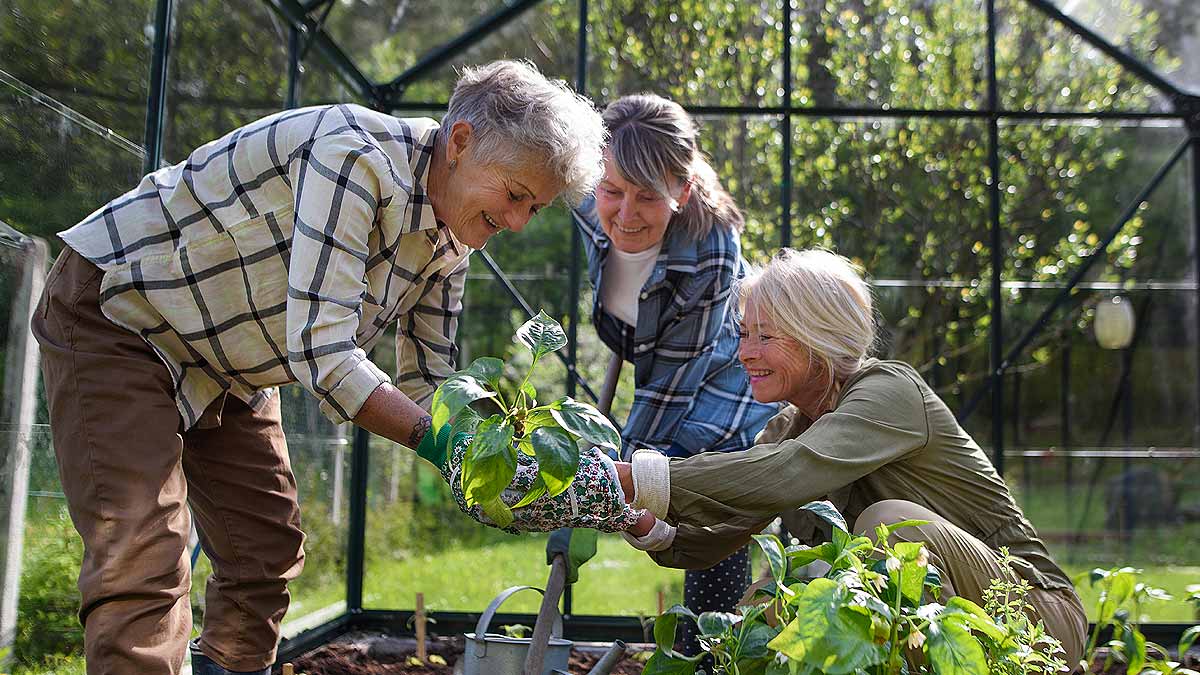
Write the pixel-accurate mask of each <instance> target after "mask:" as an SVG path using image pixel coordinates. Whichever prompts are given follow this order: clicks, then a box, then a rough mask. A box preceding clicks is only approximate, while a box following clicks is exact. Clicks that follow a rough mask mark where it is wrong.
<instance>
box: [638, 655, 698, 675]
mask: <svg viewBox="0 0 1200 675" xmlns="http://www.w3.org/2000/svg"><path fill="white" fill-rule="evenodd" d="M698 660H699V659H697V661H698ZM695 672H696V661H693V660H691V659H688V658H686V657H684V656H681V655H679V654H676V653H675V652H670V653H667V652H664V651H661V650H655V652H654V654H652V655H651V656H650V660H649V661H646V666H645V668H643V669H642V675H694V673H695Z"/></svg>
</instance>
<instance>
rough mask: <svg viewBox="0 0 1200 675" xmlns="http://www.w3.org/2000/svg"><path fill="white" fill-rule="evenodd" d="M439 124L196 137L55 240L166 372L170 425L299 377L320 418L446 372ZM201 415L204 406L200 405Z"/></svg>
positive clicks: (422, 387) (326, 122) (383, 123)
mask: <svg viewBox="0 0 1200 675" xmlns="http://www.w3.org/2000/svg"><path fill="white" fill-rule="evenodd" d="M437 129H438V125H437V123H436V122H434V121H433V120H429V119H407V120H404V119H397V118H395V117H392V116H390V115H385V114H382V113H378V112H374V111H371V110H368V109H366V108H363V107H360V106H355V105H336V106H320V107H313V108H303V109H299V110H290V111H286V112H282V113H278V114H275V115H271V116H269V117H266V118H264V119H261V120H259V121H257V122H254V123H251V124H249V125H247V126H245V127H242V128H240V129H236V130H234V131H233V132H231V133H229V134H228V135H226V136H224V137H222V138H219V139H217V140H215V141H213V142H211V143H207V144H205V145H203V146H201V147H200V148H198V149H197V150H196V151H195V152H193V153H192V154H191V155H189V156H188V158H187V159H186V160H185V161H183V162H181V163H179V164H176V165H175V166H171V167H168V168H164V169H161V170H159V171H156V172H154V173H152V174H150V175H148V176H146V177H145V178H143V179H142V181H141V182H140V184H139V185H138V186H137V187H136V188H135V189H133V190H131V191H130V192H128V193H126V194H124V195H122V196H121V197H118V198H117V199H115V200H113V201H112V202H110V203H109V204H107V205H105V206H104V207H102V208H100V209H99V210H97V211H96V212H95V213H93V214H91V215H90V216H88V217H87V218H86V219H85V220H83V221H82V222H81V223H79V224H78V225H75V226H74V227H72V228H70V229H69V230H66V231H65V232H62V233H60V236H61V237H62V238H63V240H64V241H65V242H66V243H67V245H69V246H70V247H71V248H73V249H74V250H76V251H78V252H79V253H80V254H81V255H83V256H84V257H85V258H87V259H88V260H90V261H91V262H93V263H94V264H96V265H97V266H98V267H100V268H101V269H102V270H104V278H103V281H102V283H101V289H100V293H101V294H100V304H101V308H102V310H103V312H104V314H105V316H107V317H108V318H109V319H111V320H112V321H113V322H115V323H116V324H118V325H120V326H123V327H125V328H128V329H129V330H132V331H135V332H136V333H138V334H139V335H141V336H142V337H143V338H144V339H145V340H146V341H147V342H148V343H149V344H150V345H151V346H152V347H153V348H154V350H155V352H157V353H158V355H159V357H161V358H162V360H163V362H164V363H165V364H166V366H167V368H168V369H169V370H170V372H171V375H172V377H173V379H174V381H175V391H176V401H177V404H178V406H179V412H180V414H181V415H182V416H183V420H184V425H185V428H190V427H191V426H193V425H195V424H196V423H197V422H198V421H200V419H201V417H202V416H204V417H205V424H203V425H202V426H206V425H207V424H208V423H209V421H210V420H212V419H213V416H214V415H215V416H218V417H217V419H219V413H220V404H219V403H218V404H217V405H213V403H214V402H215V401H218V400H222V401H223V400H224V395H225V394H227V393H228V394H232V395H234V396H236V397H238V398H239V399H242V400H244V401H246V402H248V403H250V404H251V405H254V406H257V405H260V404H261V403H262V402H263V401H265V400H266V399H267V397H269V396H270V395H271V390H270V388H271V387H274V386H276V385H280V384H285V383H288V382H299V383H300V384H301V385H303V386H304V387H305V388H306V389H308V390H309V391H311V392H312V393H313V394H314V395H315V396H316V397H317V398H318V399H319V400H320V407H321V410H322V412H324V413H325V415H327V416H328V417H329V418H330V419H331V420H333V421H334V422H342V421H345V420H349V419H352V418H353V417H354V416H355V415H357V414H358V411H359V409H360V408H361V407H362V405H363V403H364V402H365V401H366V399H367V397H368V396H369V395H370V394H371V392H373V391H374V390H375V388H376V387H378V386H379V385H380V384H381V383H383V382H387V381H389V379H390V378H389V377H388V376H387V375H386V374H384V373H383V372H382V371H381V370H380V369H379V368H378V367H376V366H375V365H374V364H372V363H371V362H370V360H368V359H367V352H368V351H369V350H370V348H371V346H372V345H373V344H374V343H375V342H376V341H377V340H378V339H379V337H380V335H381V334H382V333H383V332H384V330H385V328H386V327H387V326H388V325H389V324H390V323H393V322H396V323H397V330H398V334H399V340H398V344H397V364H398V368H397V369H398V372H399V375H398V377H397V381H396V384H397V386H398V387H400V389H401V390H402V391H404V392H405V393H406V394H407V395H408V396H409V397H410V398H412V399H413V400H415V401H416V402H417V403H419V404H421V405H423V406H428V401H429V399H430V397H431V396H432V394H433V390H434V388H435V387H436V386H437V384H438V383H440V382H441V380H442V379H444V378H445V377H446V376H447V375H449V374H450V373H451V372H452V370H453V368H452V364H453V363H454V360H455V357H456V349H455V346H454V336H455V333H456V331H457V328H458V316H459V314H460V313H461V311H462V294H463V285H464V280H465V278H466V270H467V256H468V254H469V253H470V249H469V248H467V247H465V246H464V245H462V244H461V243H459V242H457V241H456V240H455V239H454V238H453V237H452V236H451V234H450V231H449V229H448V228H446V227H445V226H444V225H442V224H440V223H438V222H437V221H436V220H435V219H434V215H433V207H432V205H431V204H430V201H429V198H428V196H427V192H426V190H427V185H426V181H427V178H428V174H429V165H430V160H431V158H432V153H433V144H434V139H435V137H436V135H437ZM206 410H211V411H212V413H213V415H205V412H206Z"/></svg>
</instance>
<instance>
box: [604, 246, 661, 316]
mask: <svg viewBox="0 0 1200 675" xmlns="http://www.w3.org/2000/svg"><path fill="white" fill-rule="evenodd" d="M661 248H662V242H661V241H660V242H659V243H657V244H655V245H654V246H651V247H650V248H648V249H646V250H645V251H641V252H638V253H626V252H624V251H621V250H618V249H617V247H615V246H613V247H611V248H609V250H608V258H607V259H606V260H605V261H604V277H603V279H604V281H603V284H602V285H603V288H601V290H600V302H601V303H603V305H604V309H605V310H607V311H608V313H609V314H612V315H613V316H615V317H617V318H618V319H620V320H621V321H624V322H625V323H627V324H629V325H630V326H636V325H637V317H638V296H639V295H640V294H641V292H642V286H644V285H645V284H646V279H649V278H650V272H652V271H653V270H654V261H655V260H657V259H658V251H659V249H661Z"/></svg>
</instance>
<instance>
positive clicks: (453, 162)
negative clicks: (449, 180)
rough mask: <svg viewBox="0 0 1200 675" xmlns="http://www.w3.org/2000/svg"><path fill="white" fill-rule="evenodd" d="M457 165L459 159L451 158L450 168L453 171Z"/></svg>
mask: <svg viewBox="0 0 1200 675" xmlns="http://www.w3.org/2000/svg"><path fill="white" fill-rule="evenodd" d="M457 166H458V160H457V159H452V160H450V170H451V171H453V170H454V169H455V168H456V167H457Z"/></svg>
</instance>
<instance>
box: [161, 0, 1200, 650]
mask: <svg viewBox="0 0 1200 675" xmlns="http://www.w3.org/2000/svg"><path fill="white" fill-rule="evenodd" d="M1024 1H1025V3H1026V4H1028V5H1030V6H1032V7H1034V8H1035V9H1037V10H1038V11H1040V12H1042V13H1043V14H1044V15H1045V16H1046V17H1047V18H1048V19H1049V20H1050V21H1053V22H1055V23H1057V24H1059V25H1061V26H1063V27H1065V28H1066V29H1067V30H1069V31H1071V32H1072V33H1074V34H1077V35H1079V36H1080V37H1082V38H1083V39H1084V40H1085V41H1086V42H1088V44H1090V45H1091V46H1092V47H1094V48H1096V49H1097V50H1099V51H1101V52H1102V53H1104V54H1105V55H1106V56H1108V57H1109V58H1111V59H1113V60H1114V61H1116V62H1117V63H1118V64H1120V65H1121V66H1122V67H1124V68H1125V69H1126V70H1128V71H1130V72H1131V73H1133V74H1134V75H1136V76H1138V77H1139V78H1141V79H1142V80H1144V81H1145V82H1147V83H1149V84H1151V85H1153V86H1154V87H1155V88H1156V89H1157V90H1159V91H1160V92H1161V93H1163V94H1164V95H1165V96H1166V97H1167V98H1168V100H1169V101H1170V103H1171V107H1172V109H1171V110H1170V111H1169V112H1163V113H1144V112H1090V113H1081V112H1071V111H1064V112H1053V111H1050V112H1030V111H1012V110H1003V109H1001V107H1000V101H999V97H998V86H997V77H996V58H995V57H996V54H995V49H996V8H995V0H985V2H986V10H987V63H988V73H987V75H988V83H987V101H986V106H985V107H984V108H983V109H981V110H948V109H915V108H891V109H886V110H883V109H875V108H869V107H855V106H848V107H796V106H795V105H794V101H793V96H792V68H791V65H792V64H791V58H792V54H791V40H790V36H791V23H792V21H791V19H792V16H791V12H792V8H791V3H790V2H784V3H783V38H784V42H783V53H782V58H783V66H784V67H783V72H784V82H783V91H784V95H783V102H782V105H779V106H709V105H695V106H685V107H686V108H687V110H689V111H690V112H691V113H693V114H700V115H773V116H781V117H782V121H783V124H782V132H783V143H782V147H781V166H782V169H783V176H782V181H781V185H780V189H781V206H782V209H781V213H780V221H781V226H782V227H781V228H780V233H781V242H780V243H781V245H783V246H787V245H790V243H791V234H792V232H791V219H792V213H791V203H792V195H791V192H792V180H791V171H790V167H791V146H792V138H791V124H792V118H793V117H794V116H800V117H811V116H816V117H835V118H847V117H864V116H869V117H887V118H902V117H903V118H958V119H983V120H986V122H987V125H988V167H989V171H990V176H991V181H990V185H989V218H990V229H991V249H992V250H991V278H990V282H991V297H990V302H991V327H990V330H991V339H990V349H989V354H990V356H989V360H990V364H991V366H990V368H991V372H990V374H989V377H988V379H986V380H985V381H984V382H983V383H982V384H981V387H980V389H979V390H978V391H976V392H975V393H974V395H973V396H972V398H971V399H970V400H969V402H968V403H967V404H966V405H965V406H964V407H963V408H962V410H961V411H960V414H959V417H960V419H966V418H967V417H969V416H970V415H971V413H972V412H973V411H974V409H975V408H976V406H977V404H978V403H979V402H980V401H981V400H982V398H983V397H984V396H985V395H987V394H988V393H991V395H992V447H993V460H994V462H995V464H996V467H997V469H998V470H1000V471H1003V468H1004V429H1003V421H1004V420H1003V398H1004V397H1003V380H1004V376H1005V373H1006V371H1007V370H1008V368H1009V367H1010V366H1011V365H1012V364H1013V363H1014V362H1015V361H1016V359H1018V358H1019V357H1020V356H1021V355H1022V354H1023V352H1024V350H1025V349H1026V348H1027V347H1028V346H1029V344H1030V343H1031V342H1032V340H1033V339H1034V338H1035V337H1036V336H1037V335H1039V334H1040V333H1041V332H1042V331H1043V330H1044V329H1045V328H1046V327H1047V326H1048V325H1049V324H1050V319H1051V318H1052V317H1053V315H1054V314H1055V313H1056V312H1057V311H1058V310H1059V309H1061V308H1062V307H1063V306H1064V305H1065V304H1067V303H1068V301H1069V300H1070V299H1071V298H1072V294H1073V292H1074V290H1075V288H1076V286H1077V284H1078V283H1079V281H1080V280H1081V279H1082V278H1083V276H1084V274H1085V273H1086V272H1087V270H1088V269H1089V268H1090V267H1091V266H1092V264H1094V262H1095V260H1096V259H1097V258H1099V257H1100V256H1099V255H1092V256H1089V257H1088V258H1086V259H1085V260H1084V261H1083V262H1082V264H1081V265H1080V267H1079V268H1078V269H1077V270H1076V272H1075V273H1074V274H1073V275H1072V277H1071V279H1070V281H1069V282H1068V284H1067V286H1066V287H1065V288H1063V289H1061V290H1060V292H1059V293H1058V295H1057V296H1056V297H1055V298H1054V300H1053V301H1052V302H1051V303H1050V305H1049V306H1048V307H1047V308H1046V309H1045V310H1044V311H1043V312H1042V314H1041V315H1040V316H1039V318H1038V320H1037V321H1036V322H1035V323H1034V324H1033V326H1031V327H1030V328H1029V329H1028V330H1027V331H1026V332H1025V333H1024V334H1023V335H1022V336H1021V337H1020V339H1018V340H1017V341H1016V343H1015V344H1014V346H1013V347H1012V348H1010V349H1009V350H1008V352H1007V353H1005V352H1004V348H1003V345H1004V341H1003V333H1002V327H1003V307H1002V304H1003V303H1002V298H1001V295H1000V289H1001V281H1002V279H1001V270H1002V262H1003V260H1002V253H1001V250H1002V246H1001V237H1002V234H1003V229H1002V223H1001V222H1000V216H1001V208H1000V207H1001V199H1002V194H1001V192H1000V189H999V180H998V176H999V167H1000V147H999V125H1000V121H1001V120H1008V119H1116V120H1140V119H1175V120H1180V121H1182V122H1183V123H1184V124H1185V125H1186V127H1187V129H1188V133H1189V137H1188V139H1187V140H1186V141H1184V142H1183V143H1182V144H1181V145H1180V146H1179V147H1177V148H1176V149H1175V151H1174V152H1173V153H1172V155H1171V157H1170V159H1168V160H1167V162H1166V163H1165V164H1164V165H1163V166H1162V167H1161V168H1160V169H1159V170H1158V171H1157V172H1156V173H1155V174H1154V176H1153V177H1152V178H1151V180H1150V181H1149V182H1148V183H1147V184H1146V185H1145V186H1144V187H1143V189H1142V191H1141V192H1140V193H1139V195H1138V196H1137V198H1136V199H1134V200H1133V201H1132V202H1131V203H1130V205H1129V206H1128V207H1127V208H1126V209H1125V211H1124V212H1123V213H1122V215H1121V217H1120V218H1118V219H1117V222H1115V223H1114V224H1113V226H1112V227H1111V228H1110V230H1109V232H1108V234H1107V235H1106V237H1105V239H1104V241H1103V242H1102V243H1101V244H1100V245H1099V246H1097V247H1095V248H1094V249H1093V250H1094V251H1096V252H1102V251H1104V249H1105V247H1106V246H1107V245H1108V243H1110V242H1111V241H1112V239H1113V238H1114V237H1115V236H1116V235H1117V233H1119V231H1120V230H1121V229H1122V227H1123V226H1124V225H1125V224H1126V222H1127V221H1128V219H1129V218H1130V217H1132V215H1133V214H1134V213H1135V211H1136V208H1137V205H1138V204H1140V203H1141V201H1142V200H1144V199H1145V198H1147V197H1148V196H1149V195H1150V194H1151V193H1152V192H1153V191H1154V190H1155V189H1156V188H1157V187H1158V185H1159V184H1160V183H1161V182H1162V181H1163V179H1164V178H1165V177H1166V175H1167V174H1168V173H1169V171H1170V170H1171V169H1172V168H1173V167H1174V166H1175V165H1176V164H1177V163H1178V162H1179V161H1180V159H1181V158H1182V156H1183V154H1184V152H1185V151H1186V150H1188V149H1190V150H1191V160H1192V179H1193V186H1192V223H1193V229H1194V230H1195V240H1196V241H1197V242H1200V95H1197V94H1195V93H1190V92H1185V91H1183V90H1181V89H1180V88H1178V87H1176V86H1175V85H1174V84H1173V83H1171V82H1170V81H1168V80H1167V79H1165V78H1163V77H1162V76H1160V75H1159V74H1158V73H1157V72H1155V71H1154V70H1153V69H1152V68H1150V67H1149V66H1147V65H1146V64H1145V63H1143V62H1142V61H1141V60H1139V59H1137V58H1135V57H1134V56H1132V55H1130V54H1128V53H1127V52H1125V51H1123V50H1122V49H1120V48H1118V47H1116V46H1114V45H1113V44H1111V43H1110V42H1108V41H1107V40H1106V39H1104V38H1103V37H1101V36H1100V35H1098V34H1097V33H1095V32H1094V31H1092V30H1090V29H1089V28H1087V27H1086V26H1084V25H1082V24H1080V23H1079V22H1077V21H1076V20H1074V19H1072V18H1071V17H1070V16H1068V15H1066V14H1064V13H1063V12H1062V11H1061V10H1059V9H1058V7H1056V6H1055V5H1054V3H1053V2H1052V0H1024ZM263 2H265V3H266V4H267V5H268V6H269V7H270V8H271V9H273V10H274V11H275V12H276V13H277V14H278V15H279V16H280V17H281V18H282V19H284V20H285V21H286V22H287V24H288V26H289V29H290V39H289V49H288V52H289V59H288V63H289V67H288V88H287V99H286V101H285V105H286V106H288V107H294V106H295V105H296V104H297V101H298V98H299V95H298V91H299V86H300V81H299V80H300V69H299V64H300V62H301V61H302V60H303V59H304V58H305V56H306V55H307V52H308V50H309V49H310V48H311V47H316V49H317V52H318V53H319V54H320V55H321V56H322V58H324V59H325V60H326V61H327V62H328V63H329V64H330V65H331V66H332V67H333V69H334V70H335V72H336V73H337V74H338V76H339V77H340V78H341V79H342V81H343V82H344V83H345V84H346V85H347V86H349V87H350V88H351V89H352V90H353V91H354V92H355V93H356V94H357V95H358V96H359V97H360V98H361V99H362V100H363V101H364V102H365V103H366V104H368V105H370V106H371V107H374V108H377V109H380V110H388V111H401V110H430V109H442V108H445V105H446V104H445V103H444V102H408V101H403V100H402V98H403V96H404V93H405V90H406V89H407V87H408V86H409V85H410V84H411V83H412V82H414V81H416V80H417V79H419V78H420V77H421V76H423V75H426V74H428V73H429V72H431V71H432V70H433V69H435V68H436V67H438V66H440V65H443V64H445V63H447V62H448V61H449V59H451V58H453V57H455V56H457V55H459V54H461V53H462V52H464V51H465V50H466V49H468V48H469V47H470V46H472V45H474V44H476V43H477V42H479V41H480V40H481V39H483V38H484V37H486V36H487V35H488V34H489V33H491V32H492V31H494V30H496V29H497V28H499V27H500V26H503V25H504V24H506V23H508V22H509V21H512V20H513V19H515V18H517V17H518V16H520V15H521V14H522V13H523V12H525V11H527V10H528V9H530V8H531V7H533V6H535V5H537V4H538V3H539V2H540V0H508V2H506V4H505V5H504V6H503V7H502V8H501V9H499V10H498V11H496V12H494V13H493V14H491V15H489V16H487V17H485V18H483V19H482V20H481V21H479V22H478V23H476V24H475V25H474V26H472V27H471V28H470V29H469V30H468V31H466V32H465V33H464V34H462V35H460V36H459V37H457V38H455V39H454V40H452V41H450V42H448V43H446V44H445V45H442V46H441V47H438V48H437V49H435V50H433V51H432V52H430V53H429V54H427V55H426V56H425V57H423V58H422V59H421V60H420V61H419V62H418V63H417V64H416V65H414V66H413V67H412V68H410V69H409V70H408V71H406V72H405V73H403V74H401V75H400V76H398V77H396V78H394V79H393V80H391V81H390V82H387V83H383V84H377V83H374V82H372V81H371V80H370V79H369V78H368V77H367V76H366V75H364V74H363V73H362V71H361V70H360V69H359V68H358V67H357V66H356V65H355V64H354V63H353V61H351V59H350V58H349V57H348V56H347V55H346V53H345V52H344V51H343V50H342V49H341V47H340V46H339V45H338V44H337V42H336V41H334V40H333V39H332V38H331V37H330V36H329V35H328V34H327V33H326V32H325V30H324V21H325V18H326V17H327V16H328V15H329V12H330V11H332V9H333V4H334V3H333V2H331V1H330V0H307V1H304V2H302V1H301V0H263ZM577 2H578V3H579V28H578V54H577V72H576V88H577V90H578V91H579V92H580V93H583V94H585V95H586V94H587V57H588V49H587V31H586V26H587V23H588V2H587V0H577ZM173 7H174V0H157V8H156V13H155V36H154V44H153V54H152V61H151V70H150V90H149V100H148V106H147V116H146V138H145V141H144V144H145V147H146V160H145V162H146V170H147V171H151V170H154V169H156V168H158V165H159V162H160V157H161V145H162V118H163V111H164V107H165V97H166V76H167V63H168V58H169V52H170V50H169V47H170V25H171V14H172V10H173ZM317 11H320V12H321V16H319V17H317V18H314V17H313V13H314V12H317ZM572 229H573V230H574V228H572ZM480 253H482V255H481V258H483V260H484V262H485V264H486V265H487V266H488V268H489V269H490V270H491V271H492V273H493V274H494V276H495V277H496V279H497V280H498V282H499V283H501V285H502V286H503V287H504V288H505V289H506V291H507V292H508V293H509V294H510V295H511V296H512V298H513V301H514V303H515V304H516V305H518V306H521V307H522V308H523V309H525V310H526V311H527V312H530V313H532V312H531V308H530V307H529V305H528V303H526V302H525V301H524V299H523V298H522V297H521V296H520V294H519V293H518V292H517V290H516V288H515V287H514V286H513V285H512V283H511V282H510V281H509V280H508V279H507V277H506V276H505V274H504V273H503V272H502V271H501V270H500V269H499V267H498V266H496V264H495V262H494V261H493V260H491V258H490V256H488V255H487V254H486V253H483V252H480ZM580 257H581V243H580V240H579V235H578V232H575V233H574V234H573V237H572V260H571V263H570V280H569V283H570V288H571V293H572V296H573V297H574V298H575V299H576V302H574V303H572V307H571V314H570V321H569V325H568V334H569V338H570V347H569V350H568V353H567V356H566V357H565V358H564V361H565V363H566V365H567V372H568V375H567V391H568V393H569V394H572V395H573V394H574V392H575V388H576V385H577V383H578V384H579V385H581V386H582V387H583V388H584V389H585V391H586V392H587V393H588V394H589V395H591V396H592V398H593V399H595V394H594V392H592V390H591V388H590V387H588V386H587V383H585V382H583V381H582V380H580V379H579V376H578V372H577V370H576V367H575V364H576V356H577V353H576V327H577V324H578V321H579V311H578V302H577V300H578V296H579V291H580V276H581V274H580ZM1193 260H1194V265H1195V275H1196V279H1197V280H1198V283H1200V255H1197V252H1196V251H1193ZM1198 300H1200V293H1198ZM1197 329H1198V331H1200V312H1197ZM1197 355H1198V359H1197V361H1198V364H1200V344H1198V345H1197ZM1198 367H1200V365H1198ZM1064 377H1066V375H1064ZM1196 386H1197V396H1196V400H1197V411H1196V413H1197V414H1196V416H1195V417H1196V420H1197V429H1196V434H1197V435H1200V372H1198V373H1197V377H1196ZM368 439H369V434H368V433H367V432H365V431H363V430H357V431H356V433H355V437H354V448H353V458H352V460H351V461H352V468H351V513H350V519H351V522H350V536H349V551H348V556H347V570H346V575H347V578H346V582H347V613H346V614H344V615H342V616H339V617H337V618H336V619H334V620H332V621H330V622H328V623H326V624H323V625H321V626H319V627H318V628H315V629H313V630H310V631H307V632H305V633H303V634H301V635H299V636H297V637H296V638H294V639H292V640H288V641H286V642H285V643H284V644H283V646H282V647H281V649H280V658H281V660H284V659H287V658H292V657H294V656H296V655H298V654H300V653H302V652H304V651H306V650H307V649H310V648H312V647H314V646H317V645H319V644H323V643H324V642H327V641H329V640H330V639H332V638H334V637H336V636H337V635H340V634H342V633H344V632H346V631H349V630H354V629H364V628H379V629H384V630H388V631H389V632H392V633H398V634H402V633H406V632H409V628H408V620H409V618H410V617H411V614H412V613H411V612H405V611H386V610H367V609H364V608H363V606H362V581H363V572H364V569H363V554H364V541H365V529H366V498H367V494H366V485H367V471H368V469H369V463H368ZM566 613H567V616H566V621H565V626H566V630H567V632H568V634H570V635H572V636H575V637H577V638H580V639H587V638H593V637H594V638H596V639H604V640H611V639H614V638H622V639H626V640H632V641H638V640H642V639H643V638H644V637H645V633H644V630H643V627H642V624H641V622H640V621H639V620H638V619H636V618H632V617H593V616H573V615H570V600H569V596H568V599H567V609H566ZM433 616H434V618H436V620H437V621H438V627H439V629H440V630H442V631H445V632H465V631H468V630H471V629H472V628H473V627H474V621H475V620H476V619H477V618H478V615H476V614H471V613H462V612H449V613H438V614H434V615H433ZM501 618H502V619H503V620H504V621H505V622H508V623H515V622H525V623H528V622H530V620H531V618H532V617H531V616H528V615H511V616H505V617H501ZM1184 628H1185V625H1184V624H1151V625H1147V626H1145V627H1144V630H1145V631H1146V632H1147V636H1148V637H1150V638H1151V639H1154V640H1156V641H1161V640H1167V639H1169V638H1170V637H1171V636H1177V635H1179V633H1180V632H1182V630H1183V629H1184ZM1156 636H1157V637H1156Z"/></svg>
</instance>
